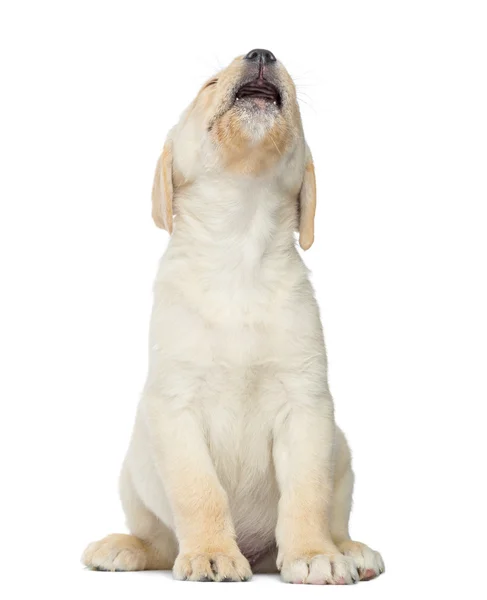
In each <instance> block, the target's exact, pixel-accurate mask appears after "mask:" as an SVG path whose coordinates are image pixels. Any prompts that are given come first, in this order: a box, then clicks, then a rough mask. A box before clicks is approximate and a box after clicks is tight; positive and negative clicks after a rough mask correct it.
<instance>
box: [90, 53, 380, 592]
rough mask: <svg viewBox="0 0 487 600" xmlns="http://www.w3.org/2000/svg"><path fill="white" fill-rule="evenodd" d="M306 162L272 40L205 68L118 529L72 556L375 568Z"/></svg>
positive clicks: (207, 571) (182, 155) (201, 569)
mask: <svg viewBox="0 0 487 600" xmlns="http://www.w3.org/2000/svg"><path fill="white" fill-rule="evenodd" d="M315 204H316V189H315V174H314V168H313V161H312V158H311V153H310V150H309V148H308V147H307V145H306V142H305V139H304V135H303V128H302V124H301V118H300V113H299V108H298V104H297V100H296V90H295V86H294V84H293V81H292V79H291V77H290V76H289V74H288V73H287V71H286V69H285V68H284V66H283V65H282V64H281V63H280V62H279V61H278V60H277V59H276V58H275V56H274V55H273V54H272V53H271V52H270V51H268V50H261V49H256V50H252V51H251V52H249V53H248V54H247V55H245V56H240V57H238V58H236V59H235V60H234V61H233V62H232V63H231V64H230V66H229V67H227V68H226V69H224V70H222V71H221V72H220V73H218V74H217V75H216V76H215V77H212V78H211V79H210V80H209V81H207V82H206V83H205V85H204V86H203V87H202V88H201V90H200V91H199V93H198V95H197V96H196V99H195V100H194V101H193V102H192V103H191V105H190V106H189V107H188V109H187V110H186V111H185V112H184V113H183V115H182V117H181V119H180V121H179V123H178V124H177V125H176V126H175V127H174V128H173V129H172V130H171V131H170V133H169V135H168V138H167V141H166V143H165V145H164V149H163V151H162V155H161V157H160V158H159V161H158V163H157V168H156V174H155V179H154V187H153V195H152V216H153V219H154V221H155V223H156V225H157V226H158V227H161V228H163V229H166V230H167V231H168V232H169V233H170V234H172V236H171V239H170V242H169V245H168V248H167V250H166V252H165V254H164V256H163V258H162V260H161V262H160V266H159V270H158V274H157V278H156V282H155V286H154V306H153V312H152V318H151V325H150V361H149V372H148V376H147V381H146V384H145V388H144V391H143V394H142V399H141V401H140V404H139V407H138V411H137V416H136V421H135V426H134V430H133V435H132V439H131V441H130V445H129V449H128V452H127V456H126V459H125V462H124V465H123V469H122V473H121V478H120V495H121V499H122V504H123V508H124V511H125V514H126V518H127V525H128V528H129V530H130V532H131V533H130V535H124V534H114V535H109V536H108V537H106V538H104V539H102V540H101V541H98V542H94V543H92V544H90V545H89V546H88V548H87V549H86V550H85V552H84V554H83V559H82V560H83V563H84V564H85V565H86V566H88V567H91V568H94V569H99V570H107V571H134V570H143V569H171V568H172V570H173V574H174V577H175V578H176V579H181V580H192V581H207V580H208V581H245V580H247V579H249V578H250V577H251V575H252V571H254V572H270V571H276V570H278V571H279V572H280V573H281V577H282V579H283V580H284V581H286V582H290V583H308V584H351V583H355V582H356V581H358V580H360V579H362V580H366V579H371V578H374V577H376V576H377V575H379V574H380V573H382V572H383V570H384V563H383V561H382V558H381V556H380V554H379V553H377V552H375V551H373V550H371V549H370V548H369V547H368V546H366V545H365V544H362V543H360V542H356V541H352V539H351V538H350V535H349V530H348V521H349V515H350V507H351V503H352V488H353V478H354V476H353V472H352V468H351V460H350V450H349V448H348V445H347V442H346V440H345V438H344V435H343V433H342V431H341V430H340V429H339V428H338V427H337V425H336V423H335V420H334V410H333V400H332V397H331V395H330V391H329V389H328V382H327V360H326V353H325V344H324V341H323V332H322V327H321V323H320V316H319V311H318V305H317V303H316V300H315V298H314V294H313V289H312V287H311V284H310V281H309V278H308V271H307V269H306V267H305V265H304V264H303V261H302V259H301V257H300V255H299V253H298V251H297V249H296V247H295V239H294V232H295V230H297V231H298V232H299V244H300V246H301V248H302V249H303V250H307V249H308V248H309V247H310V246H311V245H312V243H313V237H314V231H313V230H314V224H313V221H314V215H315Z"/></svg>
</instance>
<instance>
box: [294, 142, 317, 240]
mask: <svg viewBox="0 0 487 600" xmlns="http://www.w3.org/2000/svg"><path fill="white" fill-rule="evenodd" d="M298 200H299V245H300V246H301V248H302V249H303V250H308V249H309V248H311V246H312V245H313V241H314V237H315V233H314V232H315V212H316V178H315V168H314V165H313V157H312V156H311V152H310V151H309V148H306V165H305V171H304V177H303V184H302V185H301V191H300V192H299V199H298Z"/></svg>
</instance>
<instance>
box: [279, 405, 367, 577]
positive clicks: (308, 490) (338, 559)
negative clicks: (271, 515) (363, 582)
mask: <svg viewBox="0 0 487 600" xmlns="http://www.w3.org/2000/svg"><path fill="white" fill-rule="evenodd" d="M334 440H335V423H334V418H333V404H332V400H331V397H330V396H329V395H328V394H325V396H324V397H321V398H316V399H313V398H309V397H307V398H298V397H294V398H292V399H290V401H289V403H288V406H287V407H286V409H285V411H284V412H283V414H282V415H281V417H280V419H279V422H278V423H276V427H275V432H274V462H275V467H276V475H277V480H278V484H279V488H280V492H281V497H280V500H279V510H278V521H277V529H276V541H277V545H278V549H279V553H278V558H277V567H278V569H279V570H280V571H281V577H282V578H283V580H284V581H286V582H289V583H313V584H348V583H355V582H356V581H358V579H359V576H358V573H357V569H356V567H355V563H354V561H353V560H352V559H350V558H348V557H346V556H343V555H342V554H341V553H340V550H339V549H338V548H337V547H336V546H335V544H334V543H333V541H332V538H331V534H330V525H329V516H328V515H329V507H330V503H331V500H332V493H333V468H334V465H333V462H334V460H333V459H334V457H333V452H334Z"/></svg>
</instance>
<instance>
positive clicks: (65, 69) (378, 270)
mask: <svg viewBox="0 0 487 600" xmlns="http://www.w3.org/2000/svg"><path fill="white" fill-rule="evenodd" d="M486 30H487V19H486V4H485V2H481V1H479V2H473V1H468V0H463V1H457V2H451V1H448V0H442V1H437V2H434V1H428V0H420V1H412V0H409V1H407V2H406V1H404V2H399V1H394V2H393V1H390V0H384V1H382V2H379V1H367V2H364V1H356V2H347V1H343V0H340V1H336V2H328V1H321V2H308V1H304V0H300V1H299V2H292V3H291V2H264V1H263V0H262V1H259V2H254V1H249V0H245V1H238V0H233V1H229V0H227V1H225V2H223V1H211V0H205V1H201V2H194V3H190V2H188V1H187V0H180V1H179V2H143V1H138V2H135V1H134V2H122V1H118V2H106V1H96V2H88V1H86V0H85V1H79V2H74V1H60V2H48V1H45V2H22V1H19V0H17V1H15V2H14V1H12V2H2V5H1V13H0V45H1V48H0V51H1V53H0V56H1V66H0V69H1V78H0V85H1V86H2V92H1V97H0V102H1V110H0V125H1V129H0V131H1V133H0V135H1V140H0V143H1V157H0V159H1V163H0V165H1V190H0V191H1V196H0V199H1V214H0V244H1V249H0V251H1V254H0V256H1V274H0V284H1V296H0V298H1V311H0V326H1V329H0V331H1V333H0V352H1V363H0V364H1V376H0V399H1V415H0V428H1V430H0V443H1V460H2V466H1V473H2V478H1V481H2V490H3V491H2V494H1V500H0V501H1V503H2V510H1V513H0V515H1V521H2V526H1V538H0V553H1V560H0V565H1V567H0V568H1V576H0V586H2V587H3V586H5V588H7V587H9V586H13V587H12V588H11V589H10V590H9V593H8V597H9V598H24V597H25V598H27V597H34V596H35V597H38V596H39V594H40V595H43V594H46V595H48V596H49V597H50V598H54V599H57V598H63V599H64V598H75V599H77V598H91V599H98V598H115V597H117V598H129V597H130V598H131V597H137V598H158V599H159V598H172V597H177V596H178V595H186V596H187V597H188V598H191V597H198V598H205V597H210V595H211V596H212V597H217V598H223V597H225V598H228V596H229V594H230V596H231V595H235V596H237V597H239V596H241V597H243V596H244V595H245V594H247V595H248V594H251V595H252V594H254V595H256V596H257V597H259V596H262V597H264V595H266V596H267V595H268V594H276V595H277V594H278V595H279V596H280V597H286V598H287V597H310V596H312V597H317V596H318V595H319V596H320V597H321V595H323V596H327V597H338V596H340V597H343V596H346V597H347V598H352V597H354V598H374V599H382V598H384V599H385V598H388V599H390V598H394V599H401V598H410V597H411V596H412V595H415V596H418V595H419V597H423V595H424V597H427V596H428V597H438V596H440V594H441V595H442V597H443V596H447V595H448V593H450V594H453V592H454V591H456V590H460V592H461V593H462V594H464V595H465V596H466V597H467V593H468V591H469V590H471V591H472V596H470V597H472V598H474V597H475V598H478V597H480V596H482V593H483V592H482V588H483V587H485V583H484V581H483V580H484V576H485V562H486V558H487V557H486V546H485V534H486V530H485V529H486V528H485V502H486V498H485V494H484V492H483V487H484V483H485V463H484V460H485V454H486V446H485V437H486V435H485V429H486V419H485V417H486V409H485V404H486V401H487V393H486V389H487V385H486V381H485V365H486V359H487V348H486V339H487V322H486V306H487V293H486V257H487V241H486V214H487V212H486V211H487V209H486V202H487V175H486V167H487V117H486V115H487V84H486V81H487V78H486V73H487V70H486V62H487V61H486V58H487V36H486ZM254 47H264V48H269V49H270V50H272V51H273V52H274V53H275V54H276V55H277V57H278V58H279V59H280V60H282V61H283V62H284V64H285V65H286V66H287V67H288V69H289V71H290V73H291V74H292V75H293V76H294V77H295V79H296V83H297V85H298V90H299V96H300V99H301V107H302V114H303V119H304V123H305V131H306V134H307V139H308V142H309V145H310V147H311V148H312V151H313V153H314V158H315V163H316V168H317V177H318V193H319V198H318V204H319V208H318V214H317V222H316V232H317V235H316V242H315V245H314V246H313V248H312V249H311V250H310V251H309V252H307V253H306V255H305V260H306V262H307V264H308V265H309V267H310V268H311V269H312V271H313V281H314V284H315V287H316V291H317V296H318V299H319V303H320V306H321V309H322V316H323V322H324V328H325V335H326V340H327V346H328V353H329V363H330V378H331V387H332V392H333V394H334V397H335V401H336V410H337V417H338V421H339V423H340V424H341V425H342V427H343V428H344V429H345V431H346V433H347V434H348V437H349V440H350V443H351V445H352V449H353V451H354V461H355V470H356V473H357V484H356V493H355V509H354V513H353V516H352V533H353V535H354V536H355V537H356V538H358V539H360V540H363V541H365V542H366V543H368V544H370V545H371V546H372V547H374V548H377V549H379V550H380V551H381V552H382V554H383V556H384V558H385V561H386V565H387V572H386V574H385V575H384V576H383V577H381V578H379V579H378V580H376V581H373V582H369V583H361V584H359V585H358V586H353V587H350V588H343V587H341V588H340V587H336V588H331V587H328V588H326V589H323V588H319V587H316V588H311V587H309V586H308V587H304V586H289V585H288V586H286V585H284V584H281V583H280V582H279V580H278V578H277V577H266V576H261V577H256V578H254V580H253V582H251V583H248V584H231V587H228V586H222V585H219V584H213V585H211V584H205V585H203V584H190V583H175V582H173V581H172V579H171V576H170V574H169V573H162V574H161V573H129V574H124V573H120V574H107V573H93V572H89V571H86V570H84V569H83V568H82V567H81V565H80V564H79V556H80V554H81V552H82V550H83V548H84V546H85V545H86V544H87V543H88V542H90V541H92V540H93V539H97V538H99V537H101V536H104V535H105V534H107V533H110V532H114V531H115V532H116V531H124V528H123V514H122V511H121V508H120V506H119V502H118V497H117V477H118V471H119V467H120V465H121V461H122V458H123V455H124V452H125V449H126V446H127V442H128V438H129V435H130V430H131V425H132V420H133V416H134V411H135V406H136V403H137V400H138V396H139V393H140V391H141V389H142V385H143V382H144V377H145V372H146V368H147V341H146V339H147V332H148V320H149V314H150V309H151V286H152V279H153V277H154V275H155V271H156V266H157V261H158V258H159V257H160V255H161V254H162V252H163V251H164V248H165V245H166V243H167V234H165V233H164V232H161V231H160V230H157V229H156V228H155V227H154V225H153V223H152V221H151V218H150V190H151V185H152V175H153V170H154V166H155V162H156V159H157V157H158V154H159V152H160V150H161V148H162V144H163V141H164V137H165V133H166V131H167V130H168V129H169V128H170V127H171V126H172V125H173V124H174V122H175V121H176V119H177V118H178V115H179V113H180V112H181V111H182V109H183V108H184V107H185V105H187V104H188V103H189V102H190V101H191V100H192V98H193V97H194V95H195V94H196V92H197V90H198V88H199V86H200V84H201V83H202V82H203V81H204V80H205V79H206V78H207V77H209V76H210V75H211V74H212V73H213V72H215V71H216V70H217V69H218V68H219V67H220V66H223V65H225V64H227V63H228V62H229V61H230V60H231V59H232V58H233V57H234V56H236V55H238V54H242V53H245V52H247V51H249V50H250V49H252V48H254ZM266 586H267V587H266ZM484 591H485V590H484ZM430 594H431V595H430Z"/></svg>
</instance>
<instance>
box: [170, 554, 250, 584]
mask: <svg viewBox="0 0 487 600" xmlns="http://www.w3.org/2000/svg"><path fill="white" fill-rule="evenodd" d="M173 575H174V578H175V579H179V580H182V581H184V580H189V581H247V580H248V579H250V578H251V577H252V571H251V569H250V565H249V563H248V561H247V559H246V558H245V556H243V554H241V553H240V552H238V553H236V552H235V553H232V554H230V553H228V554H227V553H219V552H207V553H203V554H197V553H181V554H179V556H178V557H177V558H176V562H175V563H174V567H173Z"/></svg>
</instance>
